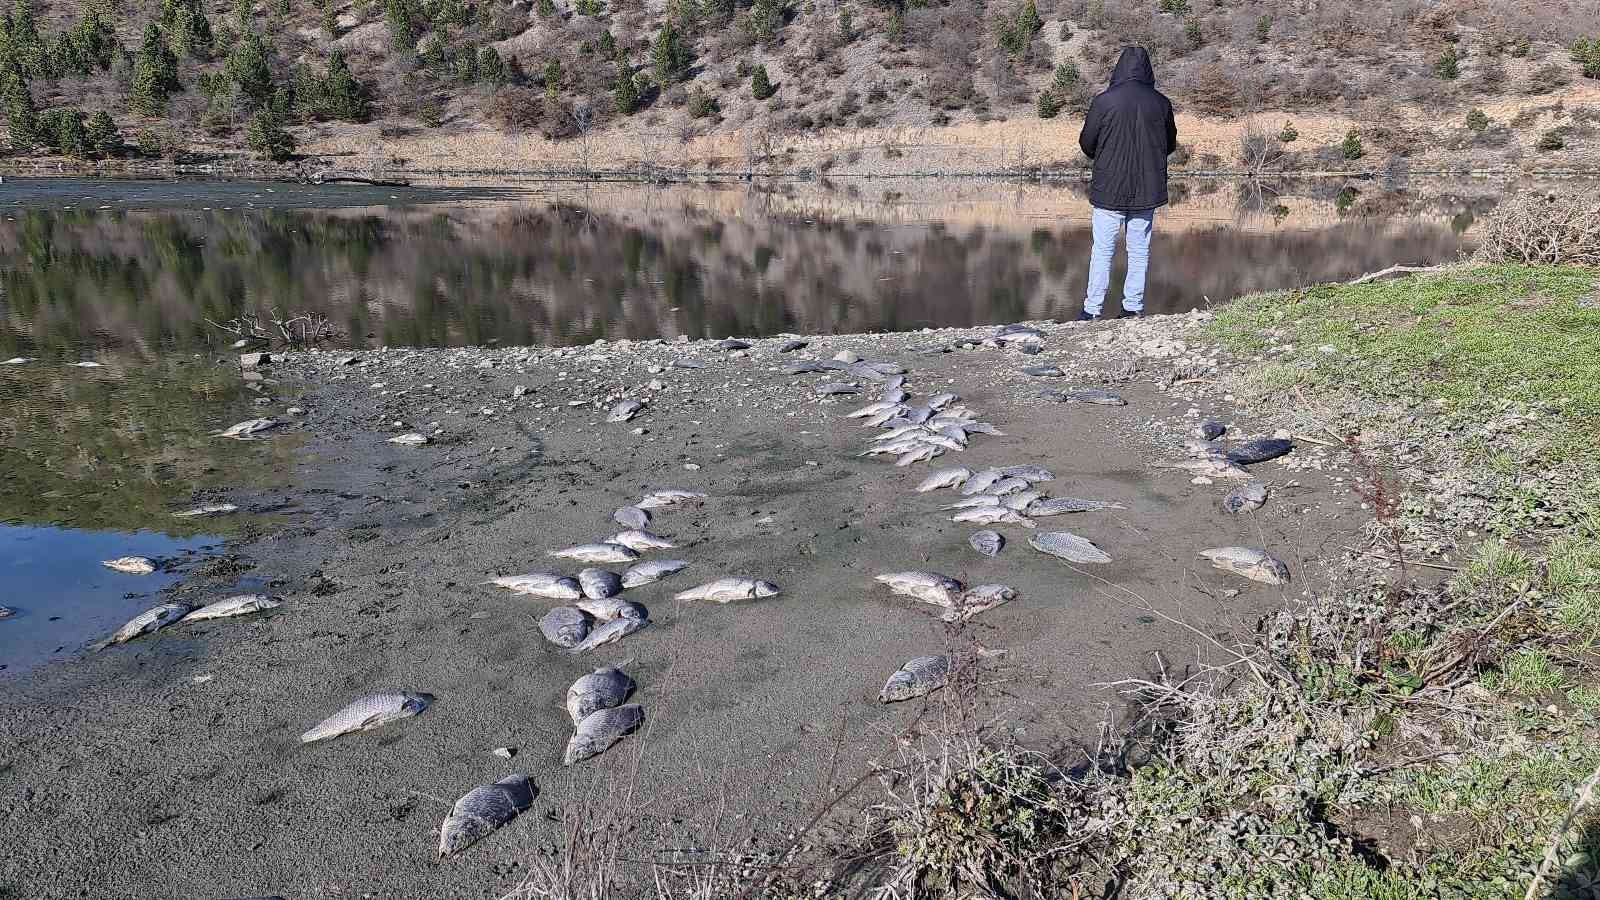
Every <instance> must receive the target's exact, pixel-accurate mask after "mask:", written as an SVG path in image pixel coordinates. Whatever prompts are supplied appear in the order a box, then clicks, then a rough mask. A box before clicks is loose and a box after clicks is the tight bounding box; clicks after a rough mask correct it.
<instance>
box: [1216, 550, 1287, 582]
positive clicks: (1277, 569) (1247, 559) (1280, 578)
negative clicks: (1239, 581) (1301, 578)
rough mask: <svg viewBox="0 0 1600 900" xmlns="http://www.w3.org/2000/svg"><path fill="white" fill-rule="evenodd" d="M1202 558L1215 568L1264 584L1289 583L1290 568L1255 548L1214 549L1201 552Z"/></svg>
mask: <svg viewBox="0 0 1600 900" xmlns="http://www.w3.org/2000/svg"><path fill="white" fill-rule="evenodd" d="M1200 556H1201V557H1203V558H1204V559H1206V560H1209V561H1210V563H1211V565H1212V566H1213V567H1215V568H1218V569H1221V570H1222V571H1224V572H1231V573H1232V574H1234V575H1240V576H1243V577H1245V578H1248V579H1250V580H1251V581H1259V582H1261V583H1262V584H1275V585H1283V584H1288V583H1289V567H1288V566H1286V565H1284V563H1283V560H1281V559H1278V558H1277V557H1275V556H1273V555H1272V554H1270V553H1268V552H1267V551H1265V550H1257V549H1255V548H1254V547H1214V548H1212V549H1210V550H1201V551H1200Z"/></svg>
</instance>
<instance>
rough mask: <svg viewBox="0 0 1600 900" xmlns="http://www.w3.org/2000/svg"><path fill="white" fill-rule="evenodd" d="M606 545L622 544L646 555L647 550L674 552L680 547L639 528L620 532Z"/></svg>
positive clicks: (608, 540)
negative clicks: (673, 550)
mask: <svg viewBox="0 0 1600 900" xmlns="http://www.w3.org/2000/svg"><path fill="white" fill-rule="evenodd" d="M606 543H608V544H621V545H622V546H624V547H627V548H628V549H629V550H633V551H635V552H637V553H644V552H645V551H647V550H672V549H674V548H676V547H677V546H678V545H677V544H674V543H673V542H671V541H669V540H667V539H666V538H664V537H662V536H661V535H659V534H655V533H654V532H650V531H641V530H639V529H637V528H630V529H628V530H627V531H619V532H617V533H616V534H613V535H612V536H611V537H608V538H606Z"/></svg>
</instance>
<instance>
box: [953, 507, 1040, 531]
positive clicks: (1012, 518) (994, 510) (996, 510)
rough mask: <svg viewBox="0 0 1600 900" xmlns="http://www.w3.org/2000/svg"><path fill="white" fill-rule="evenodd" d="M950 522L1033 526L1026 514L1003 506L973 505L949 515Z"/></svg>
mask: <svg viewBox="0 0 1600 900" xmlns="http://www.w3.org/2000/svg"><path fill="white" fill-rule="evenodd" d="M950 521H952V522H976V523H978V524H979V525H996V524H1003V525H1021V526H1022V527H1023V528H1033V527H1035V525H1034V524H1033V521H1032V520H1031V519H1029V518H1027V517H1026V516H1022V515H1019V514H1018V513H1017V512H1016V510H1011V509H1006V508H1005V507H1004V506H974V507H972V508H971V509H963V510H961V511H960V512H958V513H956V514H955V515H953V516H951V517H950Z"/></svg>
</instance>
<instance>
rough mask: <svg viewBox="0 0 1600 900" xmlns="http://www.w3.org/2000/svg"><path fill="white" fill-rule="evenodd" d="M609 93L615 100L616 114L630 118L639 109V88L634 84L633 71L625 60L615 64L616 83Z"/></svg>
mask: <svg viewBox="0 0 1600 900" xmlns="http://www.w3.org/2000/svg"><path fill="white" fill-rule="evenodd" d="M611 93H612V96H613V97H615V98H616V101H617V112H618V113H620V114H622V115H624V116H631V115H633V113H634V111H635V110H637V109H638V108H639V86H638V85H637V84H634V81H633V70H632V68H631V67H629V65H628V63H627V61H626V60H623V61H621V62H619V63H618V64H617V82H616V85H615V86H614V87H613V88H612V90H611Z"/></svg>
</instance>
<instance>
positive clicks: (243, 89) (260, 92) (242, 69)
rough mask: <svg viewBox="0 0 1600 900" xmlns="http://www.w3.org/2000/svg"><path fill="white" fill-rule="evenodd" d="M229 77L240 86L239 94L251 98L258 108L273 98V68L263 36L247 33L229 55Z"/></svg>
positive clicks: (227, 66) (227, 68)
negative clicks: (268, 61) (268, 60)
mask: <svg viewBox="0 0 1600 900" xmlns="http://www.w3.org/2000/svg"><path fill="white" fill-rule="evenodd" d="M224 68H225V70H226V71H227V73H228V77H229V78H231V79H233V83H234V84H236V85H238V86H239V92H240V93H241V94H244V95H245V96H246V97H248V98H250V101H251V102H252V103H254V104H255V105H256V106H261V105H264V104H265V103H266V102H267V101H268V100H269V99H271V97H272V67H271V66H270V65H268V63H267V45H266V43H265V42H264V41H262V40H261V35H259V34H256V33H255V32H253V31H247V32H245V34H244V36H243V37H241V38H240V39H239V42H238V43H237V44H234V45H233V52H232V53H229V54H228V61H227V63H226V65H225V66H224Z"/></svg>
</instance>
